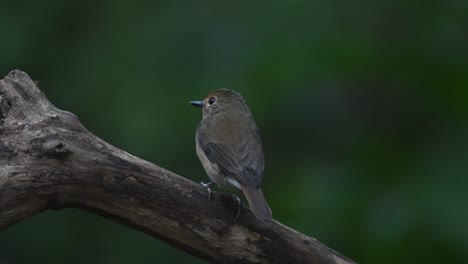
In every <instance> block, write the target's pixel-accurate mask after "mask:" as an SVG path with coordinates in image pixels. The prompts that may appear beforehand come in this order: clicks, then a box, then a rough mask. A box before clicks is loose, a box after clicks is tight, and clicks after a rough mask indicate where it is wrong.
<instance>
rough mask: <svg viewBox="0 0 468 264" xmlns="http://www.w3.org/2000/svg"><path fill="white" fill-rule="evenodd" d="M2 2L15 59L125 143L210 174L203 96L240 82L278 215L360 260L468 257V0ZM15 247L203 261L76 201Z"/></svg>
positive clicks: (195, 174) (44, 218)
mask: <svg viewBox="0 0 468 264" xmlns="http://www.w3.org/2000/svg"><path fill="white" fill-rule="evenodd" d="M3 2H4V3H3ZM3 2H2V4H1V8H0V76H4V75H6V74H7V73H8V72H9V71H10V70H12V69H14V68H19V69H21V70H23V71H26V72H27V73H28V74H29V75H30V76H31V78H33V79H36V80H39V81H40V86H41V88H42V89H43V90H44V92H45V93H46V95H47V96H48V98H49V99H50V100H51V102H52V103H53V104H55V105H56V106H57V107H59V108H61V109H63V110H68V111H71V112H73V113H75V114H76V115H78V116H79V118H80V120H81V122H82V123H83V124H84V125H85V126H86V127H87V128H88V129H89V130H90V131H92V132H93V133H95V134H97V135H98V136H99V137H101V138H103V139H104V140H106V141H108V142H109V143H111V144H113V145H116V146H118V147H119V148H122V149H124V150H126V151H128V152H130V153H132V154H134V155H136V156H139V157H141V158H144V159H146V160H149V161H151V162H153V163H156V164H158V165H161V166H163V167H165V168H167V169H169V170H171V171H174V172H176V173H178V174H180V175H183V176H184V177H187V178H190V179H192V180H194V181H206V180H208V177H207V176H206V175H205V172H204V171H203V168H202V167H201V165H200V163H199V161H198V159H197V157H196V154H195V142H194V140H195V139H194V136H195V129H196V127H197V124H198V122H199V121H200V119H201V113H200V111H199V110H197V109H194V108H193V107H191V106H190V105H189V103H188V102H189V101H191V100H196V99H202V98H203V96H205V95H206V93H207V92H209V91H211V90H213V89H216V88H221V87H226V88H232V89H235V90H237V91H239V92H240V93H241V94H243V96H244V97H245V99H246V100H247V103H248V104H249V107H250V109H251V110H252V112H253V114H254V116H255V120H256V122H257V124H258V126H259V127H260V130H261V134H262V139H263V145H264V151H265V156H266V167H265V174H264V177H263V183H262V186H263V188H262V189H263V193H264V194H265V196H266V198H267V200H268V202H269V204H270V206H271V209H272V211H273V215H274V217H275V218H276V219H277V220H279V221H280V222H283V223H284V224H286V225H288V226H291V227H292V228H296V229H298V230H300V231H301V232H304V233H306V234H308V235H311V236H313V237H316V238H318V239H319V240H321V241H322V242H324V243H325V244H327V245H329V246H330V247H332V248H334V249H336V250H338V251H340V252H341V253H343V254H344V255H346V256H348V257H350V258H352V259H354V260H355V261H357V262H360V263H380V264H386V263H468V257H467V256H468V255H467V254H466V245H467V244H468V225H467V223H468V210H467V204H468V191H467V186H468V177H467V175H468V165H467V159H468V122H467V118H468V52H467V47H468V39H467V38H468V34H466V29H467V28H468V16H466V10H467V9H468V4H467V3H468V2H467V1H455V0H453V1H426V2H418V1H416V2H414V1H413V2H411V1H410V2H408V1H403V0H397V1H377V2H375V1H374V2H372V1H362V0H359V1H352V2H350V1H343V0H332V1H325V0H318V1H265V2H263V3H262V2H256V1H250V2H245V3H242V2H241V3H239V2H229V3H228V2H225V1H211V2H210V1H209V2H203V1H194V2H186V3H184V2H181V1H164V2H158V1H69V0H66V1H58V0H42V1H3ZM0 156H1V155H0ZM207 206H209V202H208V201H207ZM0 262H2V263H3V262H5V263H18V264H23V263H38V262H41V263H42V262H43V263H150V262H159V263H179V262H190V263H197V262H201V261H199V260H197V259H195V258H194V257H191V256H189V255H187V254H185V253H183V252H180V251H178V250H176V249H173V248H171V247H169V246H167V245H165V244H163V243H162V242H160V241H158V240H156V239H153V238H151V237H149V236H146V235H144V234H142V233H139V232H137V231H133V230H130V229H128V228H125V227H123V226H120V225H117V224H114V223H112V222H110V221H107V220H105V219H103V218H100V217H97V216H92V215H89V214H87V213H85V212H81V211H76V210H72V209H67V210H64V211H59V212H55V211H50V212H45V213H43V214H41V215H38V216H36V217H34V218H32V219H29V220H26V221H24V222H22V223H19V224H17V225H14V226H12V227H10V228H8V229H6V230H2V231H0Z"/></svg>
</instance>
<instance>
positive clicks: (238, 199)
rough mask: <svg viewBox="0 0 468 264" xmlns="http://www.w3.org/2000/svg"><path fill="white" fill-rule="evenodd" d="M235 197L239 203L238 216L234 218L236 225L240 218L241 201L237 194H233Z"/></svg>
mask: <svg viewBox="0 0 468 264" xmlns="http://www.w3.org/2000/svg"><path fill="white" fill-rule="evenodd" d="M233 196H234V199H235V200H236V202H237V214H236V218H234V223H236V221H237V219H239V216H240V209H241V199H240V198H239V196H237V195H236V194H233Z"/></svg>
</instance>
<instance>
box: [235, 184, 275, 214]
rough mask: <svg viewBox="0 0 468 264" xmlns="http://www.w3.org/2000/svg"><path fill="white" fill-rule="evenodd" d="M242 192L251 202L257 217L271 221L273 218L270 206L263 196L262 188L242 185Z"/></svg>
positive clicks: (251, 207) (251, 208)
mask: <svg viewBox="0 0 468 264" xmlns="http://www.w3.org/2000/svg"><path fill="white" fill-rule="evenodd" d="M241 187H242V192H243V193H244V195H245V198H247V201H248V202H249V206H250V210H252V212H253V214H254V215H255V217H257V219H259V220H264V221H270V220H271V219H272V216H271V210H270V207H269V206H268V204H267V201H266V200H265V197H264V196H263V193H262V190H261V189H260V188H259V189H257V188H250V187H246V186H241Z"/></svg>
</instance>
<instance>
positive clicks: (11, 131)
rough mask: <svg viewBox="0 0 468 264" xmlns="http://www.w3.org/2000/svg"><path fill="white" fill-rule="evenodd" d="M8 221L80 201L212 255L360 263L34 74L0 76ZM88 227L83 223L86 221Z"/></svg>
mask: <svg viewBox="0 0 468 264" xmlns="http://www.w3.org/2000/svg"><path fill="white" fill-rule="evenodd" d="M0 114H1V115H0V229H2V228H5V227H7V226H9V225H12V224H14V223H16V222H18V221H20V220H22V219H26V218H28V217H30V216H32V215H34V214H37V213H39V212H42V211H44V210H47V209H62V208H68V207H74V208H81V209H84V210H87V211H90V212H92V213H96V214H99V215H103V216H104V217H107V218H109V219H112V220H115V221H117V222H120V223H122V224H125V225H127V226H129V227H131V228H135V229H138V230H141V231H142V232H144V233H147V234H149V235H152V236H154V237H156V238H159V239H161V240H163V241H166V242H167V243H169V244H171V245H173V246H175V247H177V248H179V249H181V250H184V251H186V252H189V253H191V254H193V255H195V256H198V257H200V258H202V259H204V260H207V261H209V262H213V263H219V262H221V263H353V262H352V261H351V260H349V259H347V258H346V257H343V256H342V255H340V254H339V253H337V252H335V251H333V250H332V249H329V248H327V247H326V246H324V245H323V244H322V243H320V242H319V241H317V240H316V239H314V238H311V237H308V236H306V235H303V234H301V233H299V232H297V231H294V230H292V229H291V228H288V227H286V226H284V225H282V224H280V223H279V222H276V221H273V222H261V221H257V220H256V219H255V217H254V216H253V215H252V214H251V212H250V211H249V210H248V209H247V208H245V207H242V209H241V215H240V217H239V219H238V221H237V222H236V223H233V219H234V217H235V216H236V203H235V201H234V200H233V199H232V198H231V197H230V196H226V195H222V194H219V193H214V196H213V199H212V200H210V201H208V200H207V191H206V189H205V188H204V187H202V186H200V185H199V184H197V183H194V182H192V181H190V180H188V179H186V178H183V177H181V176H178V175H176V174H174V173H172V172H170V171H167V170H165V169H163V168H161V167H159V166H156V165H154V164H152V163H149V162H147V161H144V160H141V159H139V158H137V157H135V156H132V155H130V154H128V153H126V152H125V151H122V150H120V149H117V148H115V147H113V146H111V145H109V144H108V143H106V142H104V141H103V140H101V139H99V138H98V137H96V136H95V135H93V134H92V133H90V132H89V131H88V130H86V128H85V127H83V125H82V124H81V123H80V121H79V120H78V118H77V117H76V116H75V115H73V114H72V113H69V112H66V111H62V110H59V109H57V108H56V107H54V106H53V105H52V104H51V103H50V102H49V101H48V100H47V98H46V97H45V95H44V94H43V93H42V92H41V91H40V90H39V89H38V88H37V86H36V84H35V82H33V81H32V80H31V79H30V78H29V76H28V75H27V74H26V73H24V72H21V71H18V70H14V71H11V72H10V73H9V74H8V75H7V76H6V77H5V78H4V79H3V80H0ZM84 228H85V227H84Z"/></svg>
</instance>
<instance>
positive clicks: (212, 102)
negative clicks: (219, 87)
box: [208, 97, 216, 105]
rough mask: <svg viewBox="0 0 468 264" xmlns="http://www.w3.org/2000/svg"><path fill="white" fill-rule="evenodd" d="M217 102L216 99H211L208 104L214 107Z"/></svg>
mask: <svg viewBox="0 0 468 264" xmlns="http://www.w3.org/2000/svg"><path fill="white" fill-rule="evenodd" d="M215 102H216V97H210V99H208V104H209V105H212V104H214V103H215Z"/></svg>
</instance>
